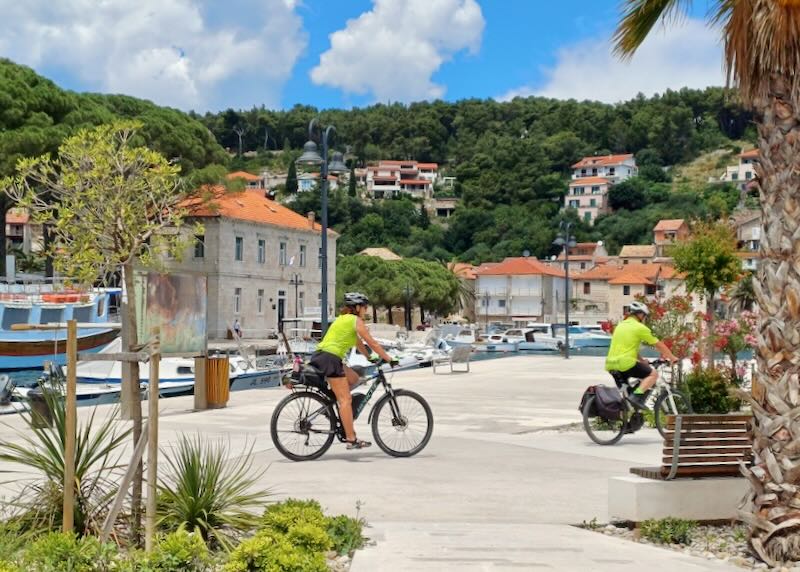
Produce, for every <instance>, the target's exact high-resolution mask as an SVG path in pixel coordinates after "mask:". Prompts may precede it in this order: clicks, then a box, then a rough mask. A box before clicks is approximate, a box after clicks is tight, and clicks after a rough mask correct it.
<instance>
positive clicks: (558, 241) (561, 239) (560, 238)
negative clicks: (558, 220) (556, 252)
mask: <svg viewBox="0 0 800 572" xmlns="http://www.w3.org/2000/svg"><path fill="white" fill-rule="evenodd" d="M565 242H566V241H565V240H564V237H563V236H557V237H556V239H555V240H554V241H553V244H554V245H555V246H564V244H565Z"/></svg>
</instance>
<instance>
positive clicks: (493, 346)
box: [472, 342, 519, 353]
mask: <svg viewBox="0 0 800 572" xmlns="http://www.w3.org/2000/svg"><path fill="white" fill-rule="evenodd" d="M472 347H473V348H475V351H476V352H502V353H507V352H515V351H517V349H518V347H519V344H518V343H516V342H497V343H493V342H488V343H480V342H479V343H475V344H472Z"/></svg>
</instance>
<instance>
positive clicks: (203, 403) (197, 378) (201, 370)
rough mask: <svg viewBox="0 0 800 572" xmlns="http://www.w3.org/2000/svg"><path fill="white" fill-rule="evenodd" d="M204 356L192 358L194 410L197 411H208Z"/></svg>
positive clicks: (205, 361)
mask: <svg viewBox="0 0 800 572" xmlns="http://www.w3.org/2000/svg"><path fill="white" fill-rule="evenodd" d="M207 363H208V361H207V360H206V357H205V356H201V357H196V358H194V408H195V409H197V410H203V409H208V395H207V394H206V375H207V372H206V364H207Z"/></svg>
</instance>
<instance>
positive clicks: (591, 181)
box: [569, 177, 610, 187]
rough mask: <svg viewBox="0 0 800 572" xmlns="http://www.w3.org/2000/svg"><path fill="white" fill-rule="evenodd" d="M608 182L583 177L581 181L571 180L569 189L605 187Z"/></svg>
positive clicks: (597, 178)
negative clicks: (584, 186)
mask: <svg viewBox="0 0 800 572" xmlns="http://www.w3.org/2000/svg"><path fill="white" fill-rule="evenodd" d="M609 182H610V181H609V180H608V179H606V178H605V177H583V178H582V179H573V180H572V181H570V183H569V186H570V187H577V186H578V185H607V184H608V183H609Z"/></svg>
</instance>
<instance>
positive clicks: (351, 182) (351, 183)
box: [347, 165, 357, 197]
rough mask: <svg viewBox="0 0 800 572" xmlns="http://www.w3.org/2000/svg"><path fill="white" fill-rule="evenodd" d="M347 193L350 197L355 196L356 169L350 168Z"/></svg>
mask: <svg viewBox="0 0 800 572" xmlns="http://www.w3.org/2000/svg"><path fill="white" fill-rule="evenodd" d="M347 192H348V194H349V195H350V196H351V197H355V196H357V193H356V167H355V165H353V166H352V167H350V180H349V181H348V187H347Z"/></svg>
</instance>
